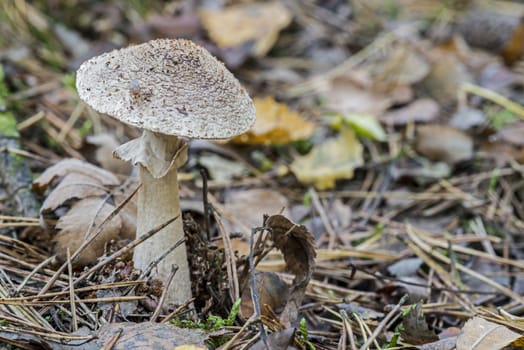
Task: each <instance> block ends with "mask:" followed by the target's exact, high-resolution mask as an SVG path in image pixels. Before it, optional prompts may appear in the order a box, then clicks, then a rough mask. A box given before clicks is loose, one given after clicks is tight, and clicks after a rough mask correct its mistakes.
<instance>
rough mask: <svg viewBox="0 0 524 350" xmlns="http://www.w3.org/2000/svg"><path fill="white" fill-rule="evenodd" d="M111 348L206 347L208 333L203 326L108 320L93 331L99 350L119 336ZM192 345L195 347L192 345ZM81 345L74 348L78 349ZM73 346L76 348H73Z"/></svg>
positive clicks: (93, 341)
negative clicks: (191, 327)
mask: <svg viewBox="0 0 524 350" xmlns="http://www.w3.org/2000/svg"><path fill="white" fill-rule="evenodd" d="M118 333H120V335H119V336H118V338H117V341H116V343H115V344H114V345H113V346H112V347H111V349H112V350H124V349H188V350H189V349H195V350H196V349H205V342H206V340H208V335H207V334H206V332H205V331H203V330H201V329H189V328H179V327H176V326H174V325H171V324H168V323H150V322H141V323H132V322H125V323H124V322H122V323H107V324H105V325H103V326H102V327H101V328H100V329H99V330H97V331H96V332H94V335H96V337H95V339H94V340H92V341H91V342H90V343H95V344H96V346H98V347H97V349H101V348H103V347H104V345H107V344H108V343H109V341H110V340H112V339H113V338H114V337H115V336H116V335H118ZM191 346H195V347H193V348H191ZM77 348H79V347H75V348H74V349H77ZM67 349H69V348H67ZM71 349H73V347H71Z"/></svg>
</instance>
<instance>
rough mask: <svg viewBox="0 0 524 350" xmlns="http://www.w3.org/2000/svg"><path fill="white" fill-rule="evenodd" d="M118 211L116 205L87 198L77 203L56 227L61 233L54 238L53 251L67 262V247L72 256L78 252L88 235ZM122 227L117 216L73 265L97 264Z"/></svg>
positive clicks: (98, 199)
mask: <svg viewBox="0 0 524 350" xmlns="http://www.w3.org/2000/svg"><path fill="white" fill-rule="evenodd" d="M114 209H115V207H114V206H112V205H110V204H107V203H105V202H104V201H103V199H101V198H87V199H82V200H81V201H79V202H77V203H75V204H74V205H73V206H72V207H71V209H70V210H69V211H68V212H67V214H65V215H64V216H62V217H61V218H60V219H59V220H58V222H57V224H56V228H57V229H59V230H60V231H59V232H58V234H57V235H56V236H55V237H54V239H53V241H54V247H53V251H54V253H55V254H57V257H58V259H59V260H60V261H61V262H63V261H65V259H66V257H67V248H69V250H70V251H71V253H73V252H74V251H76V249H78V247H80V245H81V244H82V242H83V241H84V240H85V239H86V238H87V237H86V234H87V233H88V232H89V233H93V232H94V231H95V229H94V228H96V227H98V225H99V224H100V223H101V222H102V221H103V220H104V219H105V218H106V217H107V216H109V215H110V214H111V212H113V210H114ZM121 227H122V220H121V219H120V217H119V216H118V215H117V216H115V217H114V218H112V219H111V220H110V221H109V222H107V223H106V224H105V226H104V228H103V229H102V232H100V233H99V234H98V236H97V237H96V238H95V239H94V240H93V241H92V242H91V243H90V244H89V245H88V246H87V247H86V248H85V249H84V250H83V252H82V253H81V254H80V255H79V256H78V258H77V259H76V260H75V261H73V263H75V265H80V266H85V265H88V264H92V263H94V262H96V259H97V258H99V257H100V256H102V255H103V253H104V247H105V245H106V243H107V242H109V241H110V240H112V239H116V238H117V237H118V235H119V233H120V229H121Z"/></svg>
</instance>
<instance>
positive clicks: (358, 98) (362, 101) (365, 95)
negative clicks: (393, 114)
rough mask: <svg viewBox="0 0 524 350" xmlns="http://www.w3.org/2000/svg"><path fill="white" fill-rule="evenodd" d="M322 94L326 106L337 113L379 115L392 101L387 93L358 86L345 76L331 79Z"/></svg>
mask: <svg viewBox="0 0 524 350" xmlns="http://www.w3.org/2000/svg"><path fill="white" fill-rule="evenodd" d="M323 95H324V97H325V99H326V107H328V108H329V109H331V110H334V111H337V112H339V113H348V112H353V113H367V114H372V115H381V114H382V113H384V111H385V110H387V109H388V108H389V107H391V105H393V103H394V101H393V99H392V98H391V97H390V96H389V95H386V94H383V93H379V92H374V91H372V90H371V89H369V88H368V89H365V88H363V87H362V86H358V85H357V84H356V83H355V82H354V81H353V80H352V79H351V78H348V77H346V76H340V77H336V78H334V79H333V80H331V81H330V82H329V83H328V87H327V89H325V91H324V93H323Z"/></svg>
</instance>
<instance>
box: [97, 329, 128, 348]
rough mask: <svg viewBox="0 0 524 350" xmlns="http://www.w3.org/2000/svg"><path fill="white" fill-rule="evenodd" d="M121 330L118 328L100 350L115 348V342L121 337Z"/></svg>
mask: <svg viewBox="0 0 524 350" xmlns="http://www.w3.org/2000/svg"><path fill="white" fill-rule="evenodd" d="M122 332H123V329H122V328H119V329H118V330H117V331H116V332H115V334H113V336H112V337H111V340H109V341H108V342H107V343H106V344H105V345H104V346H103V347H102V348H100V350H111V349H112V348H113V346H115V344H116V342H117V341H118V338H120V336H121V335H122Z"/></svg>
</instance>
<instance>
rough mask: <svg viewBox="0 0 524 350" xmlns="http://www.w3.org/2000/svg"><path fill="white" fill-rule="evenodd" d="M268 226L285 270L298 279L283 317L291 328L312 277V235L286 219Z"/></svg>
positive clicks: (278, 218) (272, 219) (275, 218)
mask: <svg viewBox="0 0 524 350" xmlns="http://www.w3.org/2000/svg"><path fill="white" fill-rule="evenodd" d="M265 224H266V225H267V226H268V227H269V228H270V230H271V237H272V239H273V242H274V243H275V246H276V247H277V248H278V249H279V250H280V251H281V252H282V254H283V255H284V260H285V262H286V269H287V270H288V271H290V272H291V273H293V274H294V275H295V279H294V280H293V285H292V286H291V292H290V295H289V299H288V303H287V305H286V308H285V309H284V311H283V313H282V322H283V323H284V324H287V325H291V324H293V323H294V322H295V321H296V320H297V319H298V308H299V306H300V304H301V302H302V299H303V297H304V294H305V291H306V287H307V284H308V283H309V280H310V279H311V275H312V274H313V266H314V264H315V257H316V252H315V246H314V242H313V235H312V234H311V233H310V232H308V231H307V229H306V228H305V227H304V226H302V225H297V224H295V223H293V222H291V221H290V220H288V219H287V218H286V217H285V216H283V215H273V216H270V217H268V218H267V219H266V222H265Z"/></svg>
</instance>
